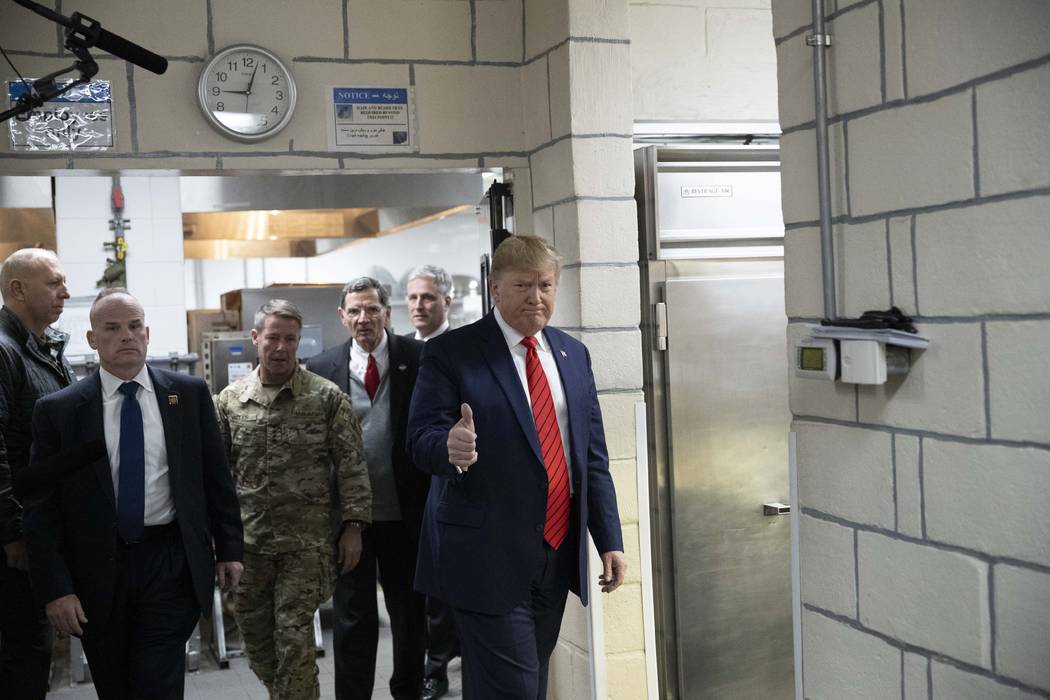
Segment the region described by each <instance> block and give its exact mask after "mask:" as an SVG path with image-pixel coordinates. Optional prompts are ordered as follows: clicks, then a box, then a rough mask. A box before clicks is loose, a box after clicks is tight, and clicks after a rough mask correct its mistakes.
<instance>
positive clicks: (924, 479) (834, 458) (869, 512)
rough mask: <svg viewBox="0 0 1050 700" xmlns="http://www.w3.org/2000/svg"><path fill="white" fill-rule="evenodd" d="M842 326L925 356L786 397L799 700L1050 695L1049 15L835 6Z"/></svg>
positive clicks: (804, 238)
mask: <svg viewBox="0 0 1050 700" xmlns="http://www.w3.org/2000/svg"><path fill="white" fill-rule="evenodd" d="M828 10H829V16H828V19H829V20H830V23H829V25H828V26H829V32H830V33H831V34H832V35H833V41H834V43H833V46H832V48H831V49H830V50H829V52H828V58H829V63H830V81H829V100H830V111H831V114H832V120H831V121H832V126H831V151H832V173H831V176H832V194H833V204H832V208H833V215H834V217H835V227H834V233H835V262H836V275H837V283H838V288H837V304H838V308H839V313H840V315H851V316H852V315H857V314H859V313H861V312H862V311H864V310H866V309H876V308H878V309H882V308H886V307H888V306H890V305H891V304H895V305H897V306H899V307H900V308H901V309H903V310H904V311H905V312H906V313H908V314H911V315H913V316H915V317H916V319H917V325H918V327H919V330H920V332H921V333H924V334H926V335H928V336H929V337H930V339H931V342H932V345H931V347H930V349H929V350H927V351H925V352H923V353H914V354H913V356H912V361H913V367H912V370H911V372H910V373H909V374H908V375H907V377H904V378H896V379H891V380H890V381H889V382H888V383H887V384H886V385H884V386H880V387H874V388H872V387H861V388H857V387H854V386H851V385H842V384H838V383H836V384H829V383H825V382H818V381H808V380H803V379H796V378H794V377H792V379H791V382H792V386H791V408H792V411H793V412H794V415H795V422H794V428H795V430H796V431H798V469H799V471H798V476H799V497H800V501H801V506H802V517H801V564H802V602H803V610H804V611H803V620H802V625H803V627H802V630H803V659H804V681H805V696H806V697H807V698H810V699H811V700H817V699H818V698H829V699H832V698H833V699H834V700H842V699H844V698H864V699H870V698H904V699H906V700H915V699H916V698H919V699H923V700H932V698H952V699H957V698H975V699H977V698H981V699H988V698H994V699H997V698H1026V699H1027V698H1040V697H1041V698H1046V697H1050V632H1048V630H1050V509H1048V508H1047V507H1046V497H1047V494H1048V493H1050V360H1048V358H1050V275H1048V274H1047V270H1050V245H1048V243H1050V238H1048V234H1050V228H1048V224H1047V222H1048V221H1050V126H1048V124H1050V40H1048V37H1050V4H1047V3H1046V2H1044V1H1042V0H1004V1H1003V2H997V3H987V2H982V1H981V0H861V1H859V2H847V1H846V0H838V2H837V6H836V3H835V2H834V0H829V8H828ZM809 12H810V3H809V1H808V0H774V2H773V24H774V34H775V36H776V43H777V54H778V60H779V71H778V73H779V92H780V115H781V122H782V126H783V127H784V140H783V195H784V197H783V202H784V203H783V206H784V216H785V221H786V222H787V240H786V246H787V253H786V255H787V281H786V284H787V311H788V315H789V317H790V319H791V325H790V331H789V335H790V338H789V341H794V340H795V339H797V338H799V337H800V336H802V335H804V333H805V331H804V324H805V323H806V322H811V321H813V320H815V319H818V318H820V317H821V315H822V313H823V309H822V297H821V289H820V278H821V272H820V257H819V256H820V248H819V238H818V232H817V225H818V222H817V219H818V215H817V195H816V165H815V155H814V123H813V81H812V74H811V70H812V49H810V48H808V47H806V46H805V35H806V34H807V33H808V32H809V29H808V28H807V27H806V26H804V25H808V23H809V21H810V17H809Z"/></svg>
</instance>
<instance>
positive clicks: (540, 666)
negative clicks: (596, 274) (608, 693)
mask: <svg viewBox="0 0 1050 700" xmlns="http://www.w3.org/2000/svg"><path fill="white" fill-rule="evenodd" d="M559 277H560V261H559V258H558V255H557V253H556V252H555V251H554V250H553V249H552V248H550V247H549V246H548V245H547V244H546V242H544V241H543V239H542V238H538V237H534V236H512V237H511V238H509V239H507V240H505V241H504V242H503V243H502V244H500V246H499V247H498V248H497V249H496V251H495V254H494V255H493V258H492V282H491V291H492V299H493V302H494V305H495V308H494V309H493V311H492V313H490V314H488V315H487V316H485V317H484V318H482V319H481V320H480V321H477V322H476V323H473V324H471V325H469V326H465V327H463V328H458V329H455V330H451V331H448V332H446V333H444V334H442V335H441V336H439V337H437V338H434V339H432V340H430V341H429V342H428V343H427V345H426V348H425V350H424V353H423V358H422V359H421V360H420V369H419V377H418V379H417V382H416V391H415V394H414V395H413V398H412V408H411V411H410V413H409V427H408V433H409V446H410V448H411V451H412V457H413V461H414V462H415V464H416V465H417V466H418V467H419V468H420V469H423V470H425V471H427V472H428V473H430V474H433V475H434V476H437V477H440V478H439V479H435V480H434V484H433V485H432V487H431V490H430V496H429V498H428V500H427V511H426V513H425V515H424V520H423V531H422V534H421V536H420V540H421V541H420V554H419V561H418V564H417V573H416V587H417V588H418V589H419V590H421V591H423V592H425V593H426V594H428V595H430V596H434V597H436V598H439V599H441V600H443V601H445V602H446V603H447V604H448V605H450V606H451V607H452V608H453V610H454V613H455V617H456V625H457V627H458V629H459V633H460V644H461V648H462V651H463V659H464V669H465V671H466V672H467V673H466V676H465V679H464V694H465V696H466V697H468V698H477V699H479V700H480V699H484V700H489V699H494V698H515V699H520V700H542V699H543V698H546V697H547V667H548V662H549V659H550V655H551V652H552V651H553V650H554V646H555V644H556V642H557V639H558V631H559V629H560V626H561V619H562V614H563V612H564V610H565V601H566V598H567V595H568V591H569V590H572V591H573V592H575V593H577V595H579V596H580V598H581V599H582V600H583V602H584V604H586V603H587V538H586V536H585V533H586V532H587V531H589V532H590V534H591V537H592V538H593V539H594V542H595V545H596V546H597V547H598V551H599V552H600V553H601V557H602V562H603V572H602V573H601V575H600V576H599V582H600V583H601V585H602V590H603V591H606V592H611V591H613V590H615V589H616V588H617V587H619V585H620V584H621V583H622V582H623V577H624V573H625V570H626V564H625V560H624V556H623V537H622V534H621V531H620V518H619V514H618V511H617V507H616V493H615V490H614V488H613V483H612V478H611V476H610V474H609V460H608V455H607V454H606V448H605V434H604V429H603V427H602V418H601V410H600V408H599V405H598V396H597V391H596V389H595V384H594V375H593V373H592V371H591V362H590V354H589V353H588V351H587V348H586V347H585V346H584V345H583V344H582V343H580V342H579V341H577V340H575V339H573V338H571V337H570V336H568V335H567V334H565V333H564V332H562V331H559V330H558V329H556V328H552V327H550V326H548V325H547V323H548V321H550V318H551V314H552V313H553V312H554V302H555V297H556V295H557V289H558V280H559Z"/></svg>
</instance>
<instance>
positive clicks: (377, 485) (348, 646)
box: [306, 277, 430, 700]
mask: <svg viewBox="0 0 1050 700" xmlns="http://www.w3.org/2000/svg"><path fill="white" fill-rule="evenodd" d="M338 311H339V318H340V319H341V320H342V322H343V325H344V326H345V327H346V329H347V331H348V332H349V334H350V339H349V340H347V341H346V342H345V343H343V344H342V345H339V346H337V347H334V348H332V349H330V350H328V351H326V352H324V353H322V354H320V355H318V356H317V357H314V358H311V359H310V361H309V362H307V364H306V368H307V369H308V370H310V371H311V372H316V373H317V374H319V375H321V376H322V377H325V378H326V379H329V380H331V381H333V382H335V384H336V385H337V386H339V388H340V389H342V390H343V391H345V392H346V393H348V394H349V395H350V401H351V403H352V404H353V407H354V412H355V413H356V414H357V416H358V418H359V419H360V420H361V433H362V438H363V440H364V445H365V456H366V459H367V462H368V476H369V480H370V481H371V484H372V523H371V524H370V525H369V526H368V528H367V529H365V531H364V532H363V533H362V537H361V541H362V551H361V561H360V563H359V564H358V565H357V567H356V568H355V569H354V570H353V571H351V572H349V573H346V574H343V575H342V576H340V577H339V581H338V582H337V583H336V588H335V595H334V596H333V599H332V601H333V607H334V613H335V621H334V623H333V625H332V633H333V634H332V640H333V646H334V651H335V696H336V698H338V700H367V699H368V698H371V697H372V686H373V683H374V680H375V667H376V647H377V645H378V640H379V617H378V607H377V601H376V573H377V570H378V575H379V581H380V582H381V583H382V584H383V599H384V601H385V602H386V608H387V611H388V612H389V614H390V627H391V633H392V636H393V642H394V673H393V676H392V677H391V678H390V694H391V695H392V696H393V697H394V700H419V695H420V692H421V691H422V686H423V657H424V638H425V635H424V627H425V622H424V621H425V614H424V613H425V602H424V598H423V596H422V595H420V594H419V593H417V592H416V591H415V590H413V588H412V580H413V578H414V577H415V560H416V552H417V550H418V548H419V529H420V523H421V521H422V517H423V504H424V503H425V502H426V497H427V485H428V483H429V481H430V479H429V477H428V476H427V475H426V474H424V473H423V472H421V471H418V470H417V469H416V468H415V467H414V465H413V464H412V461H411V459H409V456H408V452H407V450H406V433H405V426H406V425H407V424H408V404H409V401H410V400H411V397H412V390H413V388H415V385H416V371H417V370H418V368H419V353H420V351H421V350H422V349H423V343H420V342H418V341H415V340H411V339H408V338H403V337H401V336H398V335H395V334H393V333H388V332H387V326H388V325H389V323H390V297H389V293H388V292H387V290H386V289H385V288H384V287H383V285H381V284H380V283H379V282H378V281H377V280H375V279H373V278H371V277H359V278H357V279H355V280H351V281H350V282H349V283H347V285H346V286H345V287H344V288H343V293H342V296H341V297H340V303H339V310H338Z"/></svg>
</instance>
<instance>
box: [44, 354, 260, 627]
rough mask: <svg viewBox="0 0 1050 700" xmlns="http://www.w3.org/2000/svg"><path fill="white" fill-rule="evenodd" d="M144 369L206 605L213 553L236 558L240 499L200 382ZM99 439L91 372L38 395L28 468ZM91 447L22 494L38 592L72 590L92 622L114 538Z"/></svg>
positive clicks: (109, 502)
mask: <svg viewBox="0 0 1050 700" xmlns="http://www.w3.org/2000/svg"><path fill="white" fill-rule="evenodd" d="M149 375H150V379H151V380H152V381H153V387H154V391H155V394H156V397H157V403H158V404H159V406H160V415H161V420H162V422H163V424H164V442H165V445H166V447H167V452H168V479H169V483H170V484H171V495H172V498H173V499H174V501H175V510H176V518H177V520H178V526H179V531H180V533H181V535H182V542H183V546H184V548H185V551H186V561H187V563H188V564H189V569H190V574H191V577H192V579H193V588H194V591H195V593H196V596H197V602H198V603H199V604H200V607H201V610H202V611H203V612H204V614H205V615H208V614H210V611H211V603H212V592H213V590H214V585H215V560H216V558H218V560H219V561H242V560H243V558H244V533H243V530H242V526H241V513H240V506H239V504H238V502H237V494H236V492H235V491H234V486H233V479H232V476H231V474H230V468H229V466H228V465H227V462H226V450H225V449H224V448H223V443H222V438H221V437H220V435H219V426H218V423H217V421H216V418H215V406H214V404H213V403H212V399H211V394H210V393H209V391H208V387H207V385H206V384H205V383H204V382H203V381H202V380H200V379H198V378H196V377H191V376H189V375H186V374H177V373H175V372H168V371H165V370H158V369H153V368H150V370H149ZM99 440H105V436H104V433H103V420H102V384H101V380H100V378H99V374H98V372H95V373H94V374H92V375H91V376H89V377H87V378H86V379H84V380H83V381H80V382H78V383H76V384H73V385H71V386H68V387H66V388H65V389H62V390H61V391H58V392H55V393H53V394H50V395H48V396H46V397H44V398H42V399H40V400H39V401H37V403H36V407H35V410H34V412H33V447H32V451H31V454H30V463H29V471H33V470H34V468H35V467H38V468H41V469H44V468H46V466H45V465H47V463H48V461H49V460H53V459H54V458H55V456H56V455H65V457H63V458H64V459H65V458H68V459H71V460H74V461H75V460H76V457H73V456H72V455H75V454H76V453H77V451H78V449H82V448H81V446H84V445H89V444H92V443H94V444H95V445H97V444H98V441H99ZM85 452H92V450H85ZM93 452H94V453H95V454H92V455H91V457H89V458H87V459H86V460H84V463H83V464H72V465H70V467H69V468H67V469H65V470H64V472H65V476H63V477H62V478H61V479H60V480H58V481H57V483H52V484H50V485H49V487H47V488H43V489H41V490H40V491H39V492H38V493H37V494H34V495H33V496H31V497H30V498H29V499H28V500H27V503H26V506H25V515H24V527H25V532H26V541H27V545H28V548H29V564H30V576H31V577H32V582H33V586H34V588H35V589H36V591H37V594H38V596H39V597H40V598H41V599H42V600H43V601H44V602H49V601H52V600H55V599H56V598H60V597H62V596H64V595H68V594H70V593H75V594H76V595H77V597H79V598H80V602H81V605H82V606H83V608H84V614H85V615H86V616H87V618H88V624H91V625H97V626H98V627H100V628H101V627H104V626H105V622H106V620H107V619H108V617H109V613H110V607H111V602H112V600H113V593H114V583H115V577H116V564H115V558H116V548H117V547H118V546H120V545H119V544H118V536H117V506H116V498H115V496H114V492H113V478H112V472H111V470H110V464H109V457H108V456H107V455H105V454H101V455H99V454H98V453H99V452H100V451H99V450H98V449H95V450H93ZM101 452H102V453H104V452H105V450H104V449H102V450H101ZM78 467H79V468H78ZM213 543H214V548H213Z"/></svg>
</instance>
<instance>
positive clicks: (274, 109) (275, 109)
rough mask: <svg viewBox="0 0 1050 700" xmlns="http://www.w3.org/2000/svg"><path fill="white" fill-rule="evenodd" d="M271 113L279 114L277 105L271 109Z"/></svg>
mask: <svg viewBox="0 0 1050 700" xmlns="http://www.w3.org/2000/svg"><path fill="white" fill-rule="evenodd" d="M270 111H271V112H273V113H274V114H278V112H277V105H274V106H273V109H271V110H270Z"/></svg>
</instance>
